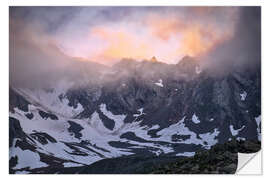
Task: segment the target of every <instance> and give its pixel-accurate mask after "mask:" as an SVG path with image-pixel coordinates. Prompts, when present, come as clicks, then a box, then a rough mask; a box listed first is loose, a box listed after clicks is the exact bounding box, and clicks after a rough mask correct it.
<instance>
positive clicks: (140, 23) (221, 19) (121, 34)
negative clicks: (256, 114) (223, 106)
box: [10, 7, 261, 86]
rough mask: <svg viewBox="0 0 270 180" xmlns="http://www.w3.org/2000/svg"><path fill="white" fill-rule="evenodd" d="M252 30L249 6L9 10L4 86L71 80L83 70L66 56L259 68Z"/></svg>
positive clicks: (255, 27) (256, 22) (255, 15)
mask: <svg viewBox="0 0 270 180" xmlns="http://www.w3.org/2000/svg"><path fill="white" fill-rule="evenodd" d="M260 31H261V30H260V8H254V7H249V8H247V7H246V8H242V7H11V8H10V81H11V83H12V84H15V85H17V86H23V85H33V84H34V85H46V84H47V83H51V82H56V81H59V80H63V79H65V78H69V79H70V78H71V79H72V78H73V79H76V78H77V77H79V76H80V75H81V74H80V73H81V68H82V67H84V66H85V65H82V64H81V62H80V63H75V64H76V65H74V62H75V61H76V60H75V61H74V58H73V57H79V58H84V59H86V61H87V60H89V61H95V62H98V63H101V64H109V65H111V64H113V63H115V62H117V61H119V60H120V59H122V58H134V59H139V60H141V59H150V58H151V57H152V56H156V57H157V58H158V60H160V61H163V62H166V63H177V62H178V61H179V60H180V59H181V58H182V57H183V56H185V55H190V56H195V57H197V59H201V61H202V62H203V64H204V65H205V66H206V67H215V69H216V70H217V69H222V70H224V71H226V70H228V69H230V67H231V66H233V67H234V66H237V67H241V66H244V65H245V66H246V65H248V66H252V65H253V64H254V63H255V64H260V49H261V48H260ZM78 64H80V65H78ZM83 64H84V63H83ZM232 64H233V65H232ZM225 67H228V68H225ZM217 71H219V70H217Z"/></svg>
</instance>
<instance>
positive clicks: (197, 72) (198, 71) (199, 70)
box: [195, 66, 202, 74]
mask: <svg viewBox="0 0 270 180" xmlns="http://www.w3.org/2000/svg"><path fill="white" fill-rule="evenodd" d="M195 71H196V74H200V73H201V72H202V70H201V68H200V67H199V66H196V67H195Z"/></svg>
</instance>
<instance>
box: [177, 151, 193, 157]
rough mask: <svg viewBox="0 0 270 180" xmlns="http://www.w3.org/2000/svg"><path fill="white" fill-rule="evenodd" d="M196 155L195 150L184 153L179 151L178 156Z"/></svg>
mask: <svg viewBox="0 0 270 180" xmlns="http://www.w3.org/2000/svg"><path fill="white" fill-rule="evenodd" d="M194 155H195V152H184V153H177V154H176V156H186V157H192V156H194Z"/></svg>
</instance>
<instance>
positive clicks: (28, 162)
mask: <svg viewBox="0 0 270 180" xmlns="http://www.w3.org/2000/svg"><path fill="white" fill-rule="evenodd" d="M14 141H16V139H15V140H14ZM13 144H14V145H13V147H11V148H10V151H9V157H10V158H11V157H15V156H17V158H18V162H17V164H16V166H15V168H14V169H22V168H26V167H29V168H30V169H35V168H40V167H46V166H48V165H47V164H46V163H44V162H41V161H40V156H39V154H38V153H35V152H33V151H30V150H28V149H27V150H22V149H21V148H19V147H15V144H16V143H15V142H14V143H13Z"/></svg>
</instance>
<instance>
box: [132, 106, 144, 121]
mask: <svg viewBox="0 0 270 180" xmlns="http://www.w3.org/2000/svg"><path fill="white" fill-rule="evenodd" d="M137 111H138V112H139V114H133V117H136V119H137V118H138V117H139V116H141V115H143V114H145V113H144V112H143V108H140V109H138V110H137Z"/></svg>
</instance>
